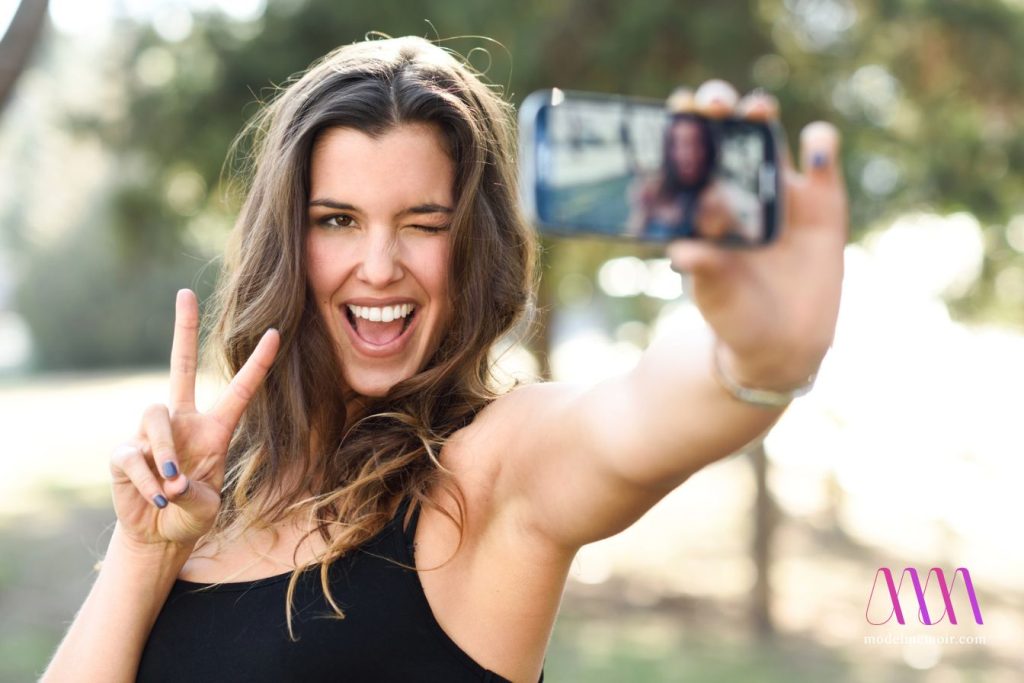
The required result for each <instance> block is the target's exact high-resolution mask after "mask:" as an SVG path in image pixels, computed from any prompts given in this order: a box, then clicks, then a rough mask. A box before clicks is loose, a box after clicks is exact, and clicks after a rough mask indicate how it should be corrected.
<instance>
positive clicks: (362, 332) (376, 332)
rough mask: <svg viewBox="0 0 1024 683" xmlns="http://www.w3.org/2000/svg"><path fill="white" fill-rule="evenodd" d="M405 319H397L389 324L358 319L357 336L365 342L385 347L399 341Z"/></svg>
mask: <svg viewBox="0 0 1024 683" xmlns="http://www.w3.org/2000/svg"><path fill="white" fill-rule="evenodd" d="M404 324H405V318H397V319H395V320H392V321H391V322H389V323H381V322H373V321H371V320H367V319H365V318H356V334H358V335H359V337H360V338H361V339H362V340H363V341H367V342H370V343H371V344H376V345H377V346H383V345H384V344H387V343H388V342H392V341H394V340H395V339H398V337H399V336H401V334H402V325H404Z"/></svg>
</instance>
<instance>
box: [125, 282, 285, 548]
mask: <svg viewBox="0 0 1024 683" xmlns="http://www.w3.org/2000/svg"><path fill="white" fill-rule="evenodd" d="M279 345H280V335H279V333H278V332H277V330H274V329H270V330H267V332H266V333H265V334H264V335H263V337H262V338H261V339H260V340H259V342H258V343H257V344H256V348H255V349H254V350H253V352H252V355H251V356H249V359H248V360H247V361H246V362H245V365H243V366H242V368H241V369H240V370H239V371H238V374H236V375H235V377H234V379H232V380H231V383H230V384H229V385H228V386H227V388H226V389H225V390H224V392H223V394H222V395H221V397H220V398H219V399H218V401H217V404H216V405H215V406H214V408H213V409H212V410H211V411H209V412H207V413H200V412H198V411H197V410H196V406H195V386H196V369H197V365H198V350H199V304H198V302H197V300H196V296H195V294H194V293H193V292H192V291H190V290H188V289H182V290H181V291H179V292H178V296H177V301H176V306H175V321H174V341H173V343H172V347H171V378H170V379H171V382H170V408H168V406H166V405H163V404H154V405H151V406H150V407H149V408H147V409H146V411H145V412H144V413H143V416H142V423H141V425H140V427H139V431H138V433H137V434H136V436H135V438H133V439H131V440H129V441H127V442H125V443H123V444H121V445H120V446H118V447H117V448H115V449H114V453H113V455H112V456H111V458H110V472H111V475H112V477H113V486H112V488H113V497H114V509H115V511H116V513H117V518H118V522H119V524H120V526H121V527H122V531H123V533H124V535H125V537H126V538H127V539H128V540H129V541H131V542H133V543H136V544H140V547H146V546H150V545H159V544H166V543H174V544H179V545H192V544H195V542H196V541H198V540H199V538H200V537H201V536H202V535H203V534H205V533H206V532H207V531H209V530H210V528H211V527H212V526H213V522H214V519H215V518H216V516H217V511H218V509H219V508H220V503H221V488H222V486H223V484H224V469H225V461H226V458H227V451H228V445H229V443H230V441H231V436H232V434H234V431H235V427H236V426H237V425H238V422H239V420H240V419H241V417H242V413H243V412H245V409H246V407H247V406H248V404H249V401H250V399H251V398H252V396H253V395H254V394H255V393H256V391H257V390H258V389H259V386H260V384H261V383H262V382H263V379H264V378H265V377H266V375H267V372H268V371H269V369H270V366H271V364H272V363H273V361H274V357H275V356H276V355H277V351H278V347H279Z"/></svg>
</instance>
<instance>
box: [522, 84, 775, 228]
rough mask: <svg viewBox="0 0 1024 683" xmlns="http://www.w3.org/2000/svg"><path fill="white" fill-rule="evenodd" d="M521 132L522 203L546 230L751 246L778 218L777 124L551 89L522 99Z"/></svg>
mask: <svg viewBox="0 0 1024 683" xmlns="http://www.w3.org/2000/svg"><path fill="white" fill-rule="evenodd" d="M519 130H520V168H521V174H522V178H521V183H522V196H523V201H524V203H525V208H526V211H527V213H528V215H529V216H530V218H531V219H532V220H533V221H534V222H535V224H536V225H537V226H538V228H539V229H540V230H541V231H542V232H545V233H550V234H556V235H563V236H575V235H593V236H604V237H612V238H620V239H629V240H639V241H646V242H668V241H671V240H674V239H703V240H708V241H712V242H714V243H716V244H720V245H722V246H733V247H755V246H760V245H764V244H768V243H769V242H771V241H772V240H773V239H774V238H775V237H776V235H777V233H778V230H779V229H780V227H781V224H782V217H781V205H782V202H781V196H782V190H781V173H779V170H778V157H779V153H778V149H779V142H778V140H779V138H780V137H781V132H780V131H779V130H778V128H777V127H776V126H775V125H774V124H769V123H764V122H759V121H748V120H744V119H740V118H732V117H729V118H721V119H715V118H709V117H705V116H700V115H698V114H694V113H672V112H670V111H669V110H668V109H667V108H666V106H665V104H664V102H661V101H659V100H649V99H639V98H628V97H621V96H615V95H600V94H595V93H581V92H567V91H562V90H559V89H552V90H543V91H538V92H535V93H533V94H531V95H530V96H529V97H527V98H526V100H525V101H524V102H523V105H522V107H521V108H520V126H519Z"/></svg>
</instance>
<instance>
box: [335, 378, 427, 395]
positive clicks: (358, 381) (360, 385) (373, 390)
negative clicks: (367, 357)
mask: <svg viewBox="0 0 1024 683" xmlns="http://www.w3.org/2000/svg"><path fill="white" fill-rule="evenodd" d="M410 376H411V375H410ZM410 376H406V375H403V374H401V373H386V374H383V373H381V374H378V373H363V372H357V373H355V375H354V376H349V374H348V373H345V384H346V385H347V386H348V387H349V388H350V389H351V390H352V391H354V392H355V393H357V394H359V395H360V396H367V397H370V398H380V397H382V396H386V395H387V393H388V392H389V391H391V388H392V387H394V386H395V385H396V384H398V383H399V382H402V381H403V380H406V379H409V377H410Z"/></svg>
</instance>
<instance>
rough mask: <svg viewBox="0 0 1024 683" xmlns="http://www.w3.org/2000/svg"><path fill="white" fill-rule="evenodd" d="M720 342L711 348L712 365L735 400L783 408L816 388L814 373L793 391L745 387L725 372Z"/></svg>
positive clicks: (760, 405)
mask: <svg viewBox="0 0 1024 683" xmlns="http://www.w3.org/2000/svg"><path fill="white" fill-rule="evenodd" d="M720 343H721V342H720V340H719V339H718V337H715V341H714V343H713V344H712V346H711V356H712V361H711V365H712V367H713V368H714V375H715V379H717V380H718V383H719V384H721V385H722V387H723V388H724V389H725V390H726V391H728V392H729V393H730V394H731V395H732V396H733V397H734V398H736V399H738V400H740V401H743V402H744V403H749V404H751V405H755V406H758V407H760V408H783V407H785V406H787V405H789V403H790V402H791V401H792V400H793V399H794V398H797V397H798V396H803V395H804V394H806V393H807V392H808V391H810V390H811V389H812V388H813V387H814V381H815V379H816V378H817V373H813V374H812V375H811V376H810V377H808V378H807V381H806V382H805V383H804V384H802V385H800V386H798V387H795V388H793V389H789V390H786V391H774V390H772V389H755V388H753V387H745V386H743V385H742V384H740V383H739V382H737V381H736V380H734V379H733V378H731V377H729V375H728V374H727V373H726V372H725V369H724V368H723V367H722V362H721V359H720V358H719V353H718V347H719V345H720Z"/></svg>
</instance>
